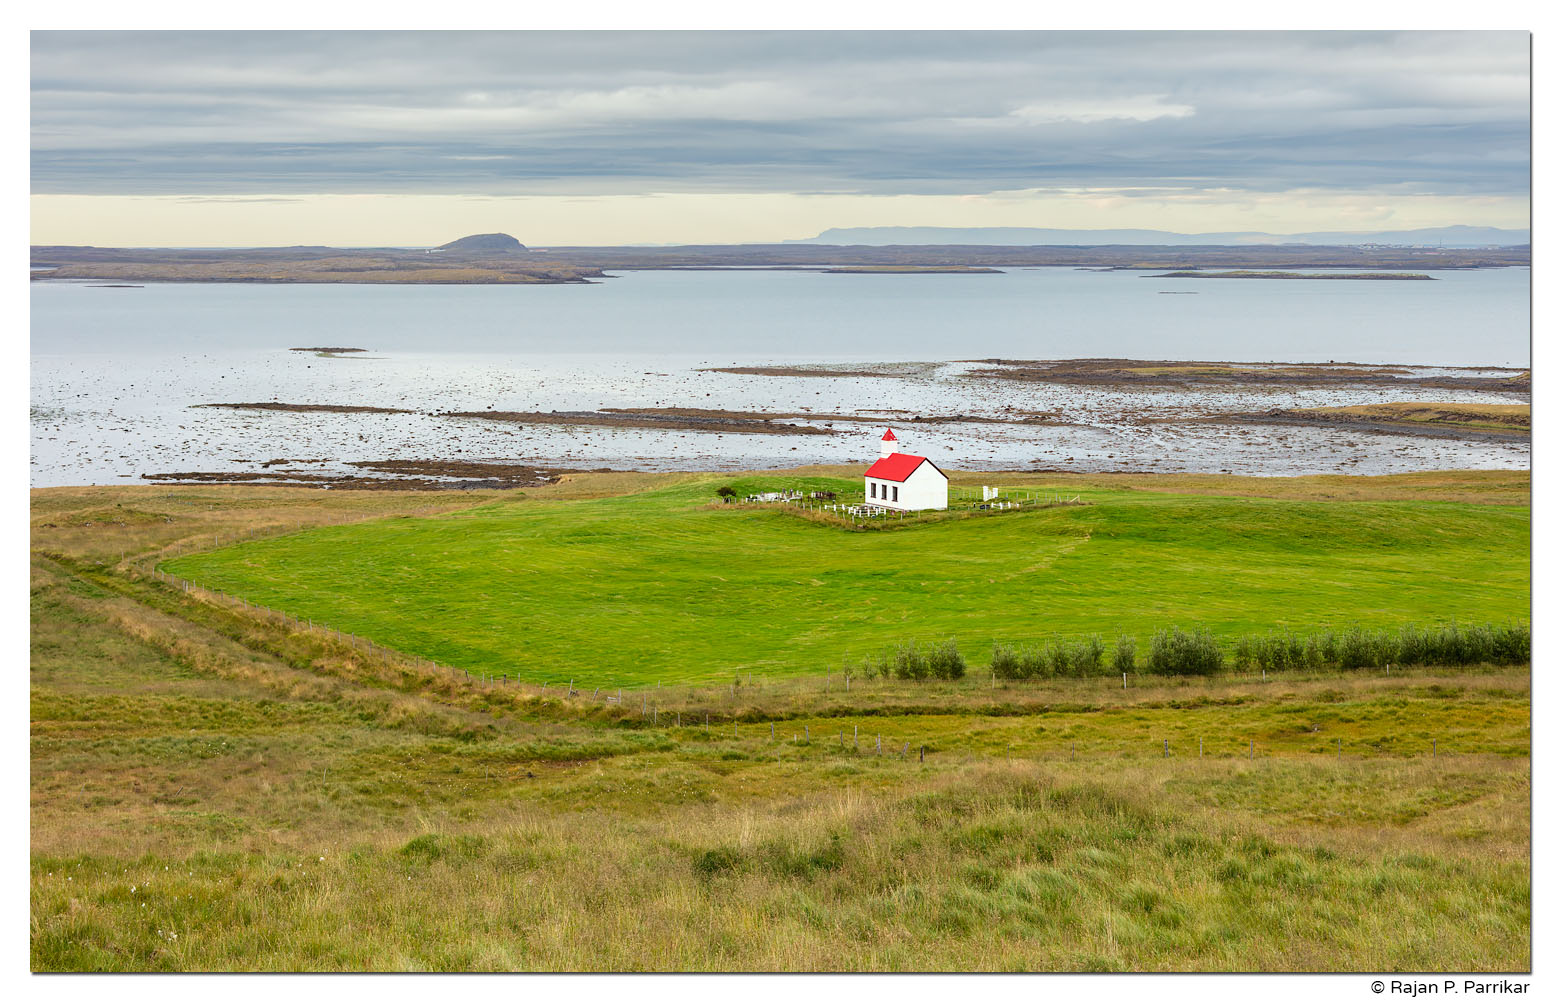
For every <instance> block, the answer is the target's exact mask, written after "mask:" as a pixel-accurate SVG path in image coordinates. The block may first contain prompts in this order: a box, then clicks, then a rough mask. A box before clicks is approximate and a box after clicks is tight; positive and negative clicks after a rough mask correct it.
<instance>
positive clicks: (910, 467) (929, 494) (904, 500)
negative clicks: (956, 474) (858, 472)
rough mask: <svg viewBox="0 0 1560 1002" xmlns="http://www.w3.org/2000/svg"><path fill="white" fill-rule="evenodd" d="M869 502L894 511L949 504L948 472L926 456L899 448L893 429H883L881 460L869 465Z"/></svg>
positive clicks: (879, 453)
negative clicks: (902, 450) (901, 450)
mask: <svg viewBox="0 0 1560 1002" xmlns="http://www.w3.org/2000/svg"><path fill="white" fill-rule="evenodd" d="M866 481H867V485H866V486H867V504H869V505H875V506H877V507H879V508H890V509H892V510H894V511H925V510H926V509H929V508H932V509H937V510H939V511H940V510H942V509H945V508H947V507H948V475H947V474H946V473H944V472H943V471H942V470H939V469H938V468H937V464H936V463H934V462H932V461H931V460H930V459H927V458H926V457H925V456H912V455H910V454H909V453H908V452H900V451H899V439H897V438H895V437H894V429H892V428H889V429H887V430H886V431H884V432H883V440H882V441H881V442H880V443H879V447H878V461H877V462H875V463H873V464H872V465H871V466H870V467H868V468H867V476H866Z"/></svg>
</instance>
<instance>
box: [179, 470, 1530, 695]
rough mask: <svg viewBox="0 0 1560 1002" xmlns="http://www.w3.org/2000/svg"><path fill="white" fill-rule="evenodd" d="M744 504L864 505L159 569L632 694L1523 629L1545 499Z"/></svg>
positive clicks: (351, 625) (700, 511)
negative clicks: (1122, 652) (851, 518)
mask: <svg viewBox="0 0 1560 1002" xmlns="http://www.w3.org/2000/svg"><path fill="white" fill-rule="evenodd" d="M726 483H731V484H733V485H734V486H735V487H736V488H737V489H738V490H739V491H740V492H741V493H743V494H746V493H748V492H749V491H754V490H761V489H778V488H784V487H799V488H803V489H808V490H817V489H832V490H850V489H852V488H857V489H858V490H859V487H858V485H859V481H846V480H838V479H831V478H826V477H811V478H803V477H748V478H739V479H731V478H721V477H716V476H708V475H706V476H702V477H690V478H684V479H683V480H682V481H681V482H677V483H673V484H670V485H662V486H658V487H655V488H652V489H648V490H641V491H638V492H634V493H628V494H624V495H621V496H611V497H594V498H550V497H547V496H545V492H542V493H540V494H537V495H533V496H531V497H518V496H516V497H512V498H505V499H502V500H497V501H493V502H491V503H487V504H482V505H479V506H476V507H471V508H467V509H466V510H463V511H459V512H455V513H450V514H445V515H438V516H431V517H421V518H417V517H402V518H391V519H383V520H378V521H372V522H367V523H362V524H356V525H350V526H333V527H324V528H318V529H314V530H311V531H307V532H301V533H296V534H293V535H288V536H284V537H281V538H273V539H262V540H256V541H252V542H245V543H242V544H240V545H235V546H228V547H224V548H222V549H219V550H216V551H214V552H208V553H201V554H195V555H190V556H185V557H181V558H178V559H176V560H172V561H169V562H167V563H166V564H164V565H163V566H164V567H165V569H167V570H169V571H171V572H173V573H175V574H178V575H180V576H182V577H185V578H189V579H192V580H195V581H197V582H200V583H201V584H203V585H206V586H209V587H212V588H216V589H219V590H221V591H225V592H228V593H229V594H231V595H234V596H240V597H242V598H245V599H247V600H249V601H251V602H258V603H262V604H264V605H267V606H271V607H273V608H280V609H285V610H286V611H287V612H289V613H291V614H292V615H295V616H299V617H303V618H306V619H311V620H314V621H316V622H317V623H324V624H328V625H329V626H332V627H336V628H339V629H341V630H343V631H349V632H352V633H355V634H359V635H362V636H367V637H371V638H373V639H374V640H376V641H378V642H379V643H382V644H385V645H387V646H390V647H393V648H396V649H399V650H401V651H403V652H406V653H408V654H412V655H415V656H420V657H426V658H431V659H434V660H437V661H439V662H440V663H443V664H447V665H453V666H455V667H459V668H467V669H471V670H480V671H483V672H488V673H496V674H501V675H509V676H513V677H518V678H522V679H528V680H531V681H547V680H551V681H553V682H560V681H565V680H567V679H568V678H570V677H574V678H577V679H580V680H581V681H582V682H589V683H590V684H592V685H605V686H617V685H629V686H632V685H639V684H644V683H647V682H655V681H672V682H677V681H696V680H708V679H718V678H730V677H731V676H732V674H733V673H734V672H753V673H755V675H762V676H765V677H770V678H773V677H781V676H790V675H802V674H813V673H820V674H821V673H823V672H827V671H838V670H839V669H840V667H841V666H842V664H844V663H845V661H846V659H847V658H851V659H855V660H859V659H860V658H861V657H862V656H864V655H866V654H871V653H876V652H877V651H879V650H881V649H882V648H884V647H885V646H887V645H889V644H891V643H894V642H897V641H900V640H906V639H916V640H941V639H945V638H947V637H954V638H956V639H957V640H958V642H959V644H960V646H961V648H962V649H963V650H964V652H965V654H966V657H968V658H969V659H970V660H971V661H972V662H975V663H984V662H985V661H986V659H987V658H988V657H989V656H990V651H991V647H992V644H993V642H994V641H1003V642H1025V641H1033V640H1040V639H1042V638H1045V637H1049V636H1053V635H1064V636H1081V635H1085V634H1090V633H1098V634H1100V635H1102V636H1103V637H1105V638H1106V639H1107V641H1109V640H1112V639H1114V637H1115V636H1116V635H1117V634H1118V633H1127V634H1132V635H1135V636H1137V637H1138V638H1139V648H1140V650H1141V649H1142V648H1143V647H1144V646H1146V640H1147V638H1148V636H1149V635H1150V634H1152V632H1153V631H1154V630H1155V629H1156V628H1160V627H1166V626H1171V625H1180V626H1186V627H1190V626H1192V625H1202V626H1206V627H1209V628H1211V629H1212V630H1214V631H1215V632H1216V633H1218V634H1220V635H1221V636H1234V635H1237V634H1241V633H1248V632H1261V631H1266V630H1269V629H1273V628H1292V629H1296V630H1310V629H1315V628H1318V627H1333V628H1340V629H1341V628H1347V627H1349V626H1352V625H1355V624H1358V625H1362V626H1366V627H1396V626H1400V625H1403V624H1405V623H1420V624H1428V623H1439V622H1449V621H1456V622H1459V623H1465V624H1473V623H1483V622H1487V621H1493V622H1514V621H1526V619H1527V615H1528V601H1529V587H1528V563H1527V549H1528V536H1529V510H1528V508H1527V507H1525V506H1514V505H1489V504H1463V503H1454V502H1448V501H1424V500H1357V501H1319V500H1305V499H1290V498H1263V497H1235V496H1223V497H1221V496H1209V495H1205V494H1199V495H1193V494H1169V493H1163V492H1159V491H1155V492H1150V491H1145V490H1134V489H1122V488H1109V487H1088V486H1085V487H1079V486H1076V485H1074V484H1070V483H1063V484H1061V485H1060V486H1057V485H1055V484H1051V483H1047V482H1046V481H1044V480H1043V479H1037V480H1036V481H1034V482H1033V484H1032V485H1029V486H1032V487H1033V488H1034V489H1036V490H1038V491H1040V492H1046V491H1047V490H1056V491H1060V492H1065V493H1066V495H1067V496H1068V497H1069V498H1070V497H1073V496H1078V497H1079V498H1080V499H1081V500H1082V501H1084V502H1086V504H1084V505H1082V506H1078V507H1058V508H1047V509H1042V510H1038V511H1022V512H1004V513H999V514H991V515H983V516H979V517H972V518H966V519H961V520H953V521H946V522H937V523H932V524H925V525H916V526H912V527H906V528H903V529H894V530H892V531H849V530H846V529H841V528H839V527H836V526H831V525H825V524H819V523H816V522H810V521H807V520H804V519H802V518H799V517H796V516H795V515H793V514H788V513H785V512H781V511H777V510H774V509H773V508H771V507H764V506H745V505H731V506H726V507H720V508H711V507H710V502H711V501H713V500H714V495H713V491H714V489H715V488H716V487H717V486H720V485H722V484H726Z"/></svg>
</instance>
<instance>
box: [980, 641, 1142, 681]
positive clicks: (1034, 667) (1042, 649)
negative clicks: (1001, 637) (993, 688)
mask: <svg viewBox="0 0 1560 1002" xmlns="http://www.w3.org/2000/svg"><path fill="white" fill-rule="evenodd" d="M1106 669H1107V665H1106V664H1105V642H1104V641H1103V640H1101V639H1100V638H1099V637H1097V636H1092V637H1089V638H1088V639H1086V640H1079V641H1072V642H1068V641H1065V640H1060V639H1053V640H1051V641H1050V642H1049V643H1047V644H1036V645H1033V646H1027V647H1013V646H1010V645H1007V644H997V645H996V647H994V648H993V649H992V652H991V670H992V672H993V673H994V674H995V675H996V676H997V678H1086V677H1088V676H1090V675H1103V674H1105V672H1106ZM1124 670H1125V669H1124Z"/></svg>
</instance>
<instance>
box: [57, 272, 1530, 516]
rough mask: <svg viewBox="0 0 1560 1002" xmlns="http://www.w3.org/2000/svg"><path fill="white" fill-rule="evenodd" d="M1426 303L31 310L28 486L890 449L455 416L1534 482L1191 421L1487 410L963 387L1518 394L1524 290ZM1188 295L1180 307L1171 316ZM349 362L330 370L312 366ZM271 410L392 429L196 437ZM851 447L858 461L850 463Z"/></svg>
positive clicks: (544, 293)
mask: <svg viewBox="0 0 1560 1002" xmlns="http://www.w3.org/2000/svg"><path fill="white" fill-rule="evenodd" d="M1430 274H1432V275H1433V276H1434V277H1435V279H1436V280H1435V281H1430V282H1425V281H1382V280H1370V281H1357V280H1356V281H1336V280H1236V279H1163V278H1154V277H1149V276H1145V275H1143V274H1140V273H1136V272H1099V271H1088V270H1076V269H1058V268H1043V269H1042V268H1036V269H1015V270H1010V271H1006V272H1003V273H1001V274H962V275H960V274H954V275H946V274H945V275H902V274H900V275H893V274H889V275H842V274H823V273H818V272H809V271H756V270H733V271H718V272H711V271H669V272H668V271H659V272H625V273H620V274H616V275H614V277H611V278H608V279H606V280H604V281H601V282H599V283H596V284H591V285H552V286H545V285H544V286H391V285H251V284H149V285H146V286H144V287H141V288H105V287H101V286H102V283H78V282H70V283H59V282H35V283H34V284H33V287H32V320H31V324H32V326H31V332H32V359H31V374H32V392H31V405H32V457H31V467H32V471H31V477H32V482H33V484H34V485H35V486H48V485H55V484H85V483H113V482H121V483H122V482H127V481H133V480H134V479H137V478H139V476H140V475H141V474H143V473H160V472H174V471H190V472H195V471H199V472H213V471H229V472H232V471H242V470H245V469H251V468H253V467H254V465H255V464H258V463H262V462H266V461H268V460H272V459H277V458H287V459H309V460H318V461H320V462H318V463H316V464H315V467H316V468H317V469H318V470H320V471H322V472H329V471H336V470H341V469H344V468H345V467H344V465H343V464H345V463H348V462H353V461H369V460H380V459H466V460H483V461H492V460H497V461H515V462H531V463H540V464H545V465H567V466H579V467H598V466H612V467H617V468H639V469H675V468H761V467H775V466H792V465H799V464H802V463H815V462H829V463H850V462H857V461H867V460H870V459H871V458H873V456H874V455H875V452H876V449H875V444H874V443H875V441H876V437H877V435H878V434H881V432H874V431H872V430H871V429H870V427H869V426H866V425H849V424H838V423H837V424H836V425H835V426H834V427H835V430H836V432H838V433H837V434H833V435H827V436H824V435H818V436H787V435H748V434H724V435H715V434H710V433H705V432H696V431H673V430H642V429H604V428H588V427H572V426H556V425H536V426H525V427H515V426H506V425H504V424H501V423H497V422H489V421H481V420H472V419H452V418H442V417H438V416H436V415H435V412H437V411H468V410H484V409H489V408H491V409H494V410H512V411H545V410H594V409H596V408H599V407H671V406H676V407H709V408H723V409H733V410H766V411H782V412H798V413H799V412H804V411H812V412H816V413H820V414H831V413H832V414H869V415H870V414H882V415H883V417H884V420H885V422H887V421H890V420H893V419H895V418H897V417H903V416H905V415H907V414H922V415H927V414H936V415H950V414H965V415H974V416H995V415H997V414H1000V413H1003V409H1004V408H1012V409H1016V410H1025V411H1041V412H1048V413H1052V414H1055V415H1058V418H1057V419H1056V420H1055V421H1054V422H1053V423H1051V424H1047V425H997V424H937V425H917V426H915V427H914V428H913V430H912V431H911V432H910V435H909V436H908V438H907V440H906V448H907V449H911V450H912V451H921V452H923V453H924V454H927V455H931V456H933V457H934V458H936V459H937V460H938V461H939V462H941V463H943V464H944V465H947V466H952V467H963V468H975V469H979V468H1043V469H1050V468H1060V469H1077V470H1155V471H1176V470H1184V471H1197V472H1219V471H1224V470H1229V471H1231V472H1241V473H1255V474H1270V475H1281V474H1291V473H1317V472H1357V473H1367V472H1369V473H1382V472H1401V471H1407V470H1414V469H1433V468H1447V467H1480V468H1521V467H1525V466H1526V465H1527V464H1528V461H1529V450H1528V445H1527V443H1526V442H1494V443H1491V442H1463V441H1454V440H1444V439H1429V438H1417V437H1407V436H1398V435H1379V434H1365V433H1360V432H1352V431H1349V430H1344V429H1311V428H1293V427H1264V426H1237V425H1226V424H1210V423H1204V422H1198V421H1188V420H1185V419H1189V418H1197V417H1205V416H1207V415H1209V414H1219V413H1228V412H1241V411H1249V410H1259V409H1268V408H1273V407H1303V406H1327V405H1333V404H1348V403H1368V402H1376V401H1380V400H1388V399H1392V400H1399V399H1423V400H1463V401H1488V402H1514V401H1516V400H1518V399H1521V398H1518V397H1515V396H1504V395H1498V394H1490V393H1487V392H1479V391H1471V390H1452V391H1448V390H1444V389H1442V390H1405V389H1402V388H1390V389H1383V388H1379V387H1376V388H1363V389H1362V388H1351V389H1337V388H1332V389H1321V388H1317V389H1305V388H1292V387H1286V388H1267V387H1247V388H1242V389H1216V390H1213V389H1201V390H1199V389H1192V390H1188V389H1184V388H1172V387H1131V388H1118V387H1096V386H1089V387H1078V386H1065V385H1047V384H1028V383H1013V382H1007V381H994V380H986V379H970V378H968V377H967V376H966V375H965V373H966V372H968V371H969V370H970V369H971V368H974V367H975V366H973V365H971V364H969V363H967V362H965V361H962V360H970V359H983V358H1009V359H1015V358H1016V359H1047V358H1081V357H1123V358H1143V359H1177V360H1207V361H1226V360H1228V361H1244V362H1264V361H1292V362H1328V361H1337V362H1346V361H1347V362H1368V363H1393V364H1408V365H1413V366H1418V367H1421V368H1422V371H1426V372H1428V371H1432V370H1433V369H1434V368H1435V367H1445V366H1526V365H1527V364H1528V358H1529V320H1528V285H1529V272H1528V271H1527V269H1495V270H1477V271H1444V272H1431V273H1430ZM1166 293H1174V294H1166ZM316 346H334V347H356V348H365V349H368V351H366V352H365V353H364V354H363V355H362V356H353V357H345V358H319V357H316V356H314V355H311V354H306V353H298V352H293V351H289V349H290V348H295V347H316ZM905 361H916V362H929V363H945V364H937V365H928V366H923V367H918V368H914V369H909V370H905V371H906V372H907V373H908V374H907V375H903V376H901V377H898V378H796V377H774V376H752V375H736V374H725V373H710V372H701V371H699V370H701V369H705V368H709V367H715V366H737V365H765V364H802V363H820V362H836V363H838V362H871V363H885V362H905ZM255 401H280V402H285V403H320V404H351V405H368V406H380V407H396V408H402V409H406V410H410V411H413V412H414V413H411V414H395V415H338V414H322V413H283V412H254V411H232V410H223V409H205V408H200V409H191V405H194V404H199V403H232V402H255ZM858 439H859V441H858Z"/></svg>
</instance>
